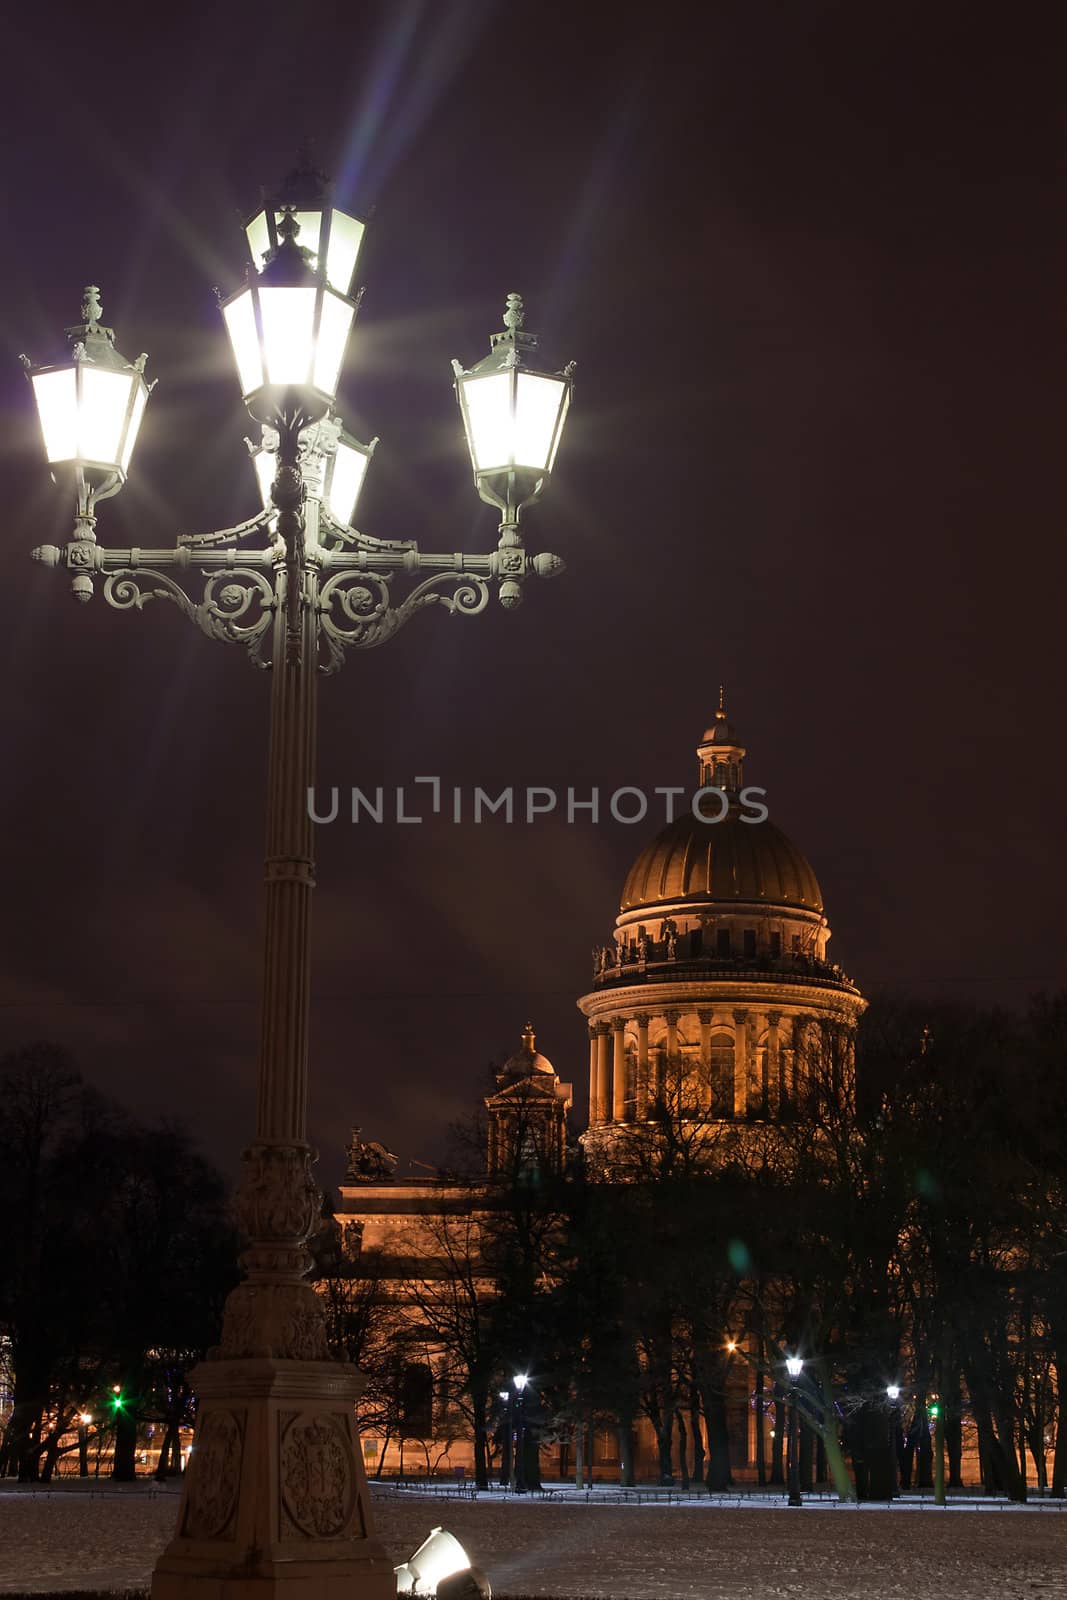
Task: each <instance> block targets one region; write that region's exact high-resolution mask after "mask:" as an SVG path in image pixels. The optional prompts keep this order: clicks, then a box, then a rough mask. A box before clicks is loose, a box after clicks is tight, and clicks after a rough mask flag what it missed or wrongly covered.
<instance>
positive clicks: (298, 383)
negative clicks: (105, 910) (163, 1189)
mask: <svg viewBox="0 0 1067 1600" xmlns="http://www.w3.org/2000/svg"><path fill="white" fill-rule="evenodd" d="M364 231H365V225H364V223H363V222H362V221H361V220H360V219H359V218H357V217H353V216H350V215H348V214H347V213H345V212H342V211H339V210H337V209H336V208H335V207H334V206H333V205H332V203H331V201H330V197H329V192H328V186H327V185H326V184H325V180H324V179H323V178H322V175H321V174H318V173H315V172H313V171H312V170H310V169H309V168H307V167H305V168H304V169H302V170H300V171H298V172H296V173H294V174H292V175H291V176H290V178H289V179H288V180H287V181H286V183H285V184H284V185H283V186H282V189H281V190H280V191H279V193H278V194H277V195H276V196H274V197H273V198H272V199H271V200H269V201H268V202H267V203H265V204H264V206H263V208H262V209H261V210H260V211H259V212H257V214H256V215H255V216H254V217H253V218H252V219H251V221H250V222H249V223H248V225H247V229H246V236H247V240H248V252H249V259H248V267H247V273H246V282H245V284H244V286H243V287H242V288H240V289H238V290H237V292H236V293H235V294H234V295H232V296H231V297H230V298H229V299H227V300H225V301H224V302H223V305H222V313H223V318H224V321H225V325H226V329H227V332H228V334H229V337H230V342H231V344H232V346H233V354H234V359H235V362H236V366H237V372H238V377H239V382H240V387H241V393H242V396H243V398H244V401H245V404H246V406H247V408H248V411H249V413H250V414H251V415H252V417H253V418H254V419H255V420H256V421H258V422H259V423H260V424H261V426H262V428H263V439H262V443H261V444H259V445H254V446H253V447H252V449H253V454H254V456H255V459H256V466H257V475H258V479H259V483H260V486H261V491H263V499H264V504H263V508H262V509H261V510H260V511H258V512H257V513H256V514H255V515H254V516H252V517H250V518H249V519H248V520H247V521H246V522H243V523H241V524H240V525H239V526H237V527H234V528H224V529H221V530H219V531H217V532H214V533H203V534H189V535H185V536H183V537H181V538H179V540H178V542H177V545H176V546H175V548H173V549H145V548H131V549H107V548H105V547H103V546H102V545H100V544H98V543H97V538H96V507H97V505H98V504H99V502H100V501H102V500H105V499H106V498H107V497H108V496H109V495H112V494H115V493H116V492H117V491H118V490H119V489H121V487H122V485H123V483H124V482H125V479H126V473H127V470H128V468H129V464H130V458H131V455H132V452H133V449H134V447H135V444H136V441H137V436H138V430H139V428H140V425H141V420H142V417H143V415H144V411H145V405H146V401H147V399H148V395H149V392H150V390H149V387H148V385H147V384H146V383H145V379H144V364H145V360H146V357H145V356H139V357H138V358H137V360H136V361H134V362H128V361H126V360H125V359H124V358H123V357H122V356H121V355H120V354H119V353H118V350H117V349H116V345H115V335H114V331H113V330H112V329H111V328H108V327H105V326H104V325H103V323H102V322H101V317H102V314H103V313H102V308H101V304H100V295H99V290H98V289H96V288H95V287H92V288H89V289H86V290H85V294H84V300H83V304H82V320H81V322H80V323H79V324H78V325H77V326H76V327H73V328H70V329H68V335H69V337H70V339H71V342H72V350H71V353H70V356H69V357H68V358H67V359H66V360H65V361H62V362H59V363H58V364H56V365H54V366H46V367H33V366H31V364H30V363H29V362H28V361H26V358H25V357H24V358H23V361H24V364H25V366H26V367H27V370H28V373H29V376H30V378H31V381H32V384H33V392H34V396H35V399H36V402H37V408H38V413H39V416H40V421H41V428H42V433H43V437H44V446H45V454H46V457H47V459H48V462H49V465H50V467H51V469H52V475H53V477H54V478H55V480H56V481H57V482H58V483H60V484H62V485H63V486H64V487H69V488H70V489H71V490H72V492H73V494H74V498H75V523H74V531H73V534H72V537H71V539H70V541H69V542H68V543H67V544H65V545H62V546H59V547H57V546H54V545H45V546H42V547H41V548H40V549H38V550H35V551H34V556H35V558H36V559H37V560H38V561H41V562H43V563H44V565H46V566H49V567H55V568H62V569H63V570H64V571H66V572H67V573H68V574H69V575H70V578H71V588H72V590H73V593H74V594H75V596H76V597H77V598H78V599H79V600H81V601H88V600H89V599H90V598H91V596H92V594H93V589H94V582H95V581H96V580H101V579H102V583H103V594H104V598H105V600H106V601H107V602H108V603H109V604H110V605H111V606H113V607H115V608H116V609H118V610H120V611H140V610H142V609H143V608H144V607H145V606H146V605H147V604H148V602H149V601H151V600H153V599H164V600H169V601H171V602H172V603H173V604H174V605H176V606H177V607H178V608H179V610H180V611H182V612H183V613H184V615H185V616H186V617H188V618H189V620H190V621H192V622H194V623H195V624H196V625H197V626H198V627H199V628H201V629H202V630H203V631H204V632H205V633H206V634H207V635H208V636H209V637H210V638H213V639H220V640H223V641H226V642H229V643H233V644H240V645H242V646H243V647H244V648H245V649H246V650H247V652H248V654H249V656H250V658H251V660H252V661H253V663H254V664H255V665H256V666H259V667H265V668H270V669H271V673H272V689H271V712H270V753H269V761H268V774H267V829H266V832H267V849H266V891H265V895H266V909H265V947H264V979H263V999H262V1014H261V1054H260V1067H259V1100H258V1115H257V1123H256V1133H255V1137H254V1139H253V1141H252V1143H251V1145H250V1147H249V1148H248V1150H246V1152H245V1156H244V1162H245V1166H244V1176H243V1179H242V1182H241V1186H240V1189H239V1192H238V1197H237V1208H238V1216H239V1220H240V1223H241V1227H242V1230H243V1232H244V1233H245V1234H246V1236H247V1238H248V1240H249V1248H248V1250H247V1251H246V1252H245V1254H244V1256H243V1257H242V1263H243V1265H244V1268H245V1279H244V1281H243V1282H242V1283H241V1284H239V1285H238V1287H237V1288H236V1289H234V1290H233V1292H232V1293H231V1294H230V1296H229V1298H228V1300H227V1302H226V1310H225V1316H224V1321H223V1330H222V1338H221V1343H220V1345H219V1348H218V1350H217V1351H215V1352H213V1353H212V1356H211V1357H210V1358H209V1359H208V1360H207V1361H205V1362H203V1363H201V1364H200V1366H198V1367H197V1368H196V1370H195V1372H194V1373H193V1374H192V1375H191V1376H192V1378H193V1381H194V1384H195V1387H196V1390H197V1394H198V1398H199V1404H198V1410H197V1425H196V1436H195V1453H194V1454H193V1456H192V1458H191V1464H190V1469H189V1471H188V1472H187V1474H186V1476H185V1480H184V1487H183V1491H182V1503H181V1509H180V1511H179V1519H178V1530H177V1533H176V1536H175V1538H174V1540H173V1541H172V1543H171V1544H170V1545H169V1547H168V1548H167V1550H166V1551H165V1552H164V1554H163V1556H162V1557H161V1559H160V1561H159V1563H158V1565H157V1567H156V1571H155V1574H154V1577H153V1584H152V1594H153V1600H193V1597H195V1596H205V1597H207V1600H245V1597H246V1596H247V1594H248V1593H249V1592H250V1581H255V1582H256V1585H257V1589H258V1592H259V1593H261V1594H262V1595H263V1597H264V1600H269V1597H270V1596H271V1595H275V1594H278V1595H280V1594H281V1592H282V1590H283V1589H284V1593H285V1596H286V1600H318V1597H319V1596H321V1595H323V1594H325V1593H326V1591H327V1588H329V1591H330V1593H331V1594H332V1593H333V1592H334V1591H335V1590H336V1592H337V1593H340V1592H341V1590H342V1589H345V1591H346V1592H347V1593H350V1594H352V1595H353V1597H354V1600H379V1597H380V1600H386V1596H391V1595H392V1594H393V1593H395V1585H394V1580H393V1573H392V1568H391V1565H390V1563H389V1561H388V1559H387V1557H386V1555H385V1552H384V1550H383V1549H382V1547H381V1545H380V1544H379V1543H378V1542H377V1540H376V1539H375V1538H374V1537H373V1533H372V1513H371V1507H370V1503H369V1497H368V1494H367V1488H366V1477H365V1474H364V1470H363V1463H362V1456H361V1452H360V1449H359V1441H358V1438H357V1436H356V1432H355V1425H354V1420H353V1417H354V1410H353V1408H354V1403H355V1399H356V1396H357V1394H358V1393H359V1390H360V1387H361V1380H360V1378H359V1375H358V1374H357V1372H356V1369H355V1368H354V1367H352V1366H348V1365H342V1364H338V1363H335V1362H333V1361H331V1360H329V1359H328V1350H327V1344H326V1331H325V1324H324V1321H323V1316H322V1307H321V1304H320V1301H319V1297H318V1295H317V1294H316V1292H315V1290H314V1288H313V1287H312V1286H311V1285H310V1284H309V1283H308V1282H307V1281H306V1278H305V1273H306V1271H307V1269H308V1267H309V1265H310V1261H311V1258H310V1256H309V1254H308V1251H307V1249H306V1241H307V1239H308V1237H309V1235H310V1233H311V1230H312V1228H313V1227H314V1226H315V1225H316V1223H317V1221H318V1217H319V1192H318V1189H317V1187H316V1184H315V1182H314V1179H313V1177H312V1174H311V1163H312V1160H313V1152H312V1150H311V1148H310V1146H309V1145H308V1142H307V1100H308V1028H309V1014H310V951H311V944H310V930H311V891H312V889H313V887H314V882H315V878H314V858H313V829H312V822H311V818H310V816H309V797H310V795H311V793H312V790H313V785H314V779H315V741H316V702H317V694H318V679H319V676H320V674H322V673H333V672H336V671H337V669H338V668H339V667H340V666H341V665H342V662H343V661H344V658H345V652H346V651H347V650H348V649H356V650H365V649H369V648H372V647H373V646H376V645H380V644H384V643H385V642H386V640H388V639H390V638H392V636H393V635H394V634H395V633H396V632H397V630H398V629H399V628H401V627H402V626H403V625H404V623H405V622H407V621H408V620H409V619H410V618H411V617H413V616H414V615H415V614H416V612H418V611H421V610H424V609H425V608H426V607H428V606H431V605H440V606H443V607H444V608H445V610H446V611H448V612H451V613H452V614H453V615H459V616H472V615H475V614H476V613H478V612H481V611H483V610H484V609H485V607H486V606H487V604H488V602H489V596H490V592H491V588H493V587H495V588H496V591H497V595H498V598H499V600H500V602H501V604H502V605H504V606H506V607H512V606H515V605H517V604H518V603H519V601H520V599H521V597H522V585H523V583H524V582H525V580H526V579H527V578H528V577H530V576H531V575H536V576H540V577H550V576H552V575H553V574H554V573H557V572H559V571H560V570H561V569H562V565H563V564H562V562H561V561H560V560H559V559H558V558H557V557H556V556H554V555H547V554H546V555H538V556H529V555H527V553H526V551H525V548H524V546H523V542H522V537H521V534H520V529H519V516H520V513H521V511H522V509H523V507H524V506H526V505H528V504H529V503H530V502H531V501H532V500H533V499H535V498H536V496H537V495H538V494H540V493H541V491H542V489H543V487H544V484H545V482H546V481H547V479H548V477H549V475H550V473H551V471H552V466H553V462H554V459H555V454H556V449H557V447H558V444H559V438H560V434H561V431H562V427H563V420H564V417H565V415H566V411H567V407H568V404H569V400H570V393H571V369H570V368H568V369H567V371H566V372H563V373H558V374H547V373H542V372H534V371H533V369H532V368H531V367H530V365H529V357H530V354H531V352H532V350H533V348H534V346H535V344H536V341H535V340H534V339H533V338H532V336H531V335H528V334H526V333H524V332H523V331H522V327H523V312H522V302H521V300H520V299H519V297H518V296H517V295H509V296H508V305H507V311H506V313H505V319H504V324H505V325H504V329H503V331H502V332H501V333H498V334H496V335H494V337H493V341H492V351H491V355H490V357H489V358H488V360H487V361H486V362H482V363H481V364H480V365H479V366H477V367H475V368H474V369H472V370H471V371H470V372H465V371H464V370H463V369H462V368H457V370H456V386H457V392H458V395H459V400H460V408H461V413H462V420H463V423H464V427H465V429H466V432H467V439H468V445H469V448H470V451H471V457H472V461H473V462H474V470H475V479H476V483H477V487H478V492H479V494H480V495H481V496H482V498H483V499H487V500H489V501H490V502H491V503H492V504H494V505H496V506H498V507H499V508H500V510H501V512H502V515H501V521H500V529H499V539H498V543H497V547H496V549H495V550H494V551H492V552H491V553H489V554H484V555H465V554H456V553H452V552H450V553H447V554H441V555H433V554H426V553H424V552H421V551H420V550H419V548H418V546H417V544H416V543H415V542H414V541H413V540H410V539H405V540H383V539H375V538H371V537H370V536H369V535H366V534H363V533H360V532H358V531H357V530H356V529H355V528H354V527H353V526H352V518H353V516H354V514H355V506H356V501H357V497H358V494H359V490H360V487H361V485H362V481H363V475H364V473H365V471H366V468H367V465H368V463H369V461H370V459H371V456H372V453H373V449H374V446H373V444H371V445H362V444H360V443H359V442H358V441H357V440H355V439H352V438H351V436H350V435H347V434H346V433H345V432H344V429H343V427H342V425H341V422H340V419H339V418H338V417H337V416H336V413H335V399H336V392H337V386H338V382H339V378H340V373H341V367H342V363H343V360H344V354H345V348H346V345H347V342H348V339H349V336H350V333H351V330H352V326H353V323H354V321H355V317H356V312H357V309H358V303H359V302H358V298H352V297H351V294H350V291H351V288H352V279H353V275H354V272H355V267H356V261H357V258H358V254H359V250H360V246H361V244H362V241H363V235H364ZM498 379H499V380H500V381H497V380H498ZM264 453H265V457H266V459H261V458H262V457H263V455H264ZM268 479H269V487H268ZM416 575H418V577H419V581H417V582H416V583H415V584H414V586H413V587H411V588H410V589H409V590H408V592H407V593H406V594H405V595H403V596H402V597H401V596H400V595H398V594H397V593H396V592H395V589H394V585H395V584H396V583H397V581H398V580H399V581H401V582H403V580H404V579H405V578H407V577H413V576H416ZM190 579H191V580H193V581H194V582H195V581H196V580H198V579H199V580H202V592H201V593H200V594H199V595H194V594H192V593H190V592H188V590H187V588H186V586H185V585H186V583H187V582H188V581H189V580H190Z"/></svg>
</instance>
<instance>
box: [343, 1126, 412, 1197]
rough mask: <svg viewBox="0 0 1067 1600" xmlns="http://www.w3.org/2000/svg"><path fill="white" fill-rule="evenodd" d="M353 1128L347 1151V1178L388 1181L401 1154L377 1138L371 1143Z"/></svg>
mask: <svg viewBox="0 0 1067 1600" xmlns="http://www.w3.org/2000/svg"><path fill="white" fill-rule="evenodd" d="M361 1132H362V1129H360V1128H353V1129H352V1135H351V1138H350V1139H349V1141H348V1148H347V1149H346V1151H345V1179H346V1181H347V1182H348V1183H388V1182H389V1181H390V1180H391V1179H392V1177H393V1174H394V1172H395V1171H396V1166H397V1162H398V1161H399V1160H400V1157H399V1156H395V1155H394V1154H393V1152H392V1151H391V1150H387V1149H386V1148H385V1146H384V1144H379V1143H378V1142H377V1140H372V1141H370V1142H369V1143H368V1142H367V1141H365V1140H364V1139H362V1138H361V1137H360V1134H361Z"/></svg>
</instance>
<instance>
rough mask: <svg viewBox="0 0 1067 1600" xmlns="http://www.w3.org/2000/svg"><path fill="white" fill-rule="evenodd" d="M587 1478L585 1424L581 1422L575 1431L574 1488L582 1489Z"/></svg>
mask: <svg viewBox="0 0 1067 1600" xmlns="http://www.w3.org/2000/svg"><path fill="white" fill-rule="evenodd" d="M584 1478H585V1424H584V1422H579V1423H578V1425H577V1427H576V1428H575V1430H574V1487H575V1488H576V1489H581V1488H582V1486H583V1480H584Z"/></svg>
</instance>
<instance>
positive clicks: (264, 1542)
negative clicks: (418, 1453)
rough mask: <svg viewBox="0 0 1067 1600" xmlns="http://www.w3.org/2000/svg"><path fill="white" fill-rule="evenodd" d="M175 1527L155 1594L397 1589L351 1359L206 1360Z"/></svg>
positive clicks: (237, 1595) (295, 1594) (320, 1599)
mask: <svg viewBox="0 0 1067 1600" xmlns="http://www.w3.org/2000/svg"><path fill="white" fill-rule="evenodd" d="M190 1376H191V1378H192V1381H193V1384H194V1386H195V1389H196V1393H197V1395H198V1396H199V1401H200V1406H199V1412H198V1416H197V1426H196V1437H195V1439H194V1443H193V1452H192V1455H191V1457H190V1461H189V1466H188V1469H187V1472H186V1477H185V1484H184V1487H183V1490H182V1500H181V1508H180V1511H179V1514H178V1531H177V1533H176V1535H175V1537H174V1538H173V1539H172V1541H171V1543H170V1544H169V1545H168V1546H167V1548H166V1550H165V1551H164V1552H163V1555H162V1556H161V1557H160V1559H159V1562H158V1564H157V1566H156V1569H155V1572H154V1574H153V1576H152V1600H271V1597H273V1596H278V1597H282V1596H284V1600H393V1597H394V1596H395V1594H396V1578H395V1576H394V1573H393V1564H392V1562H391V1561H390V1560H389V1557H388V1556H387V1555H386V1553H385V1550H384V1548H383V1547H382V1545H381V1544H380V1543H379V1542H378V1540H377V1539H376V1538H375V1536H374V1526H373V1519H372V1516H371V1508H370V1498H369V1491H368V1489H367V1479H366V1474H365V1472H364V1470H363V1462H362V1459H361V1456H360V1451H359V1439H358V1436H357V1433H356V1424H355V1402H356V1399H357V1397H358V1395H359V1393H360V1391H361V1389H362V1387H363V1379H362V1377H361V1375H360V1374H359V1373H358V1372H357V1370H356V1368H355V1367H353V1366H350V1365H348V1364H345V1363H341V1362H335V1361H285V1360H275V1359H271V1358H253V1359H243V1360H221V1361H205V1362H202V1363H201V1364H200V1365H199V1366H198V1367H197V1368H196V1370H195V1371H194V1372H193V1373H192V1374H191V1375H190Z"/></svg>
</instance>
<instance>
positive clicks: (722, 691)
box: [715, 683, 726, 722]
mask: <svg viewBox="0 0 1067 1600" xmlns="http://www.w3.org/2000/svg"><path fill="white" fill-rule="evenodd" d="M715 715H716V717H718V718H720V719H721V720H722V721H723V722H725V721H726V685H725V684H724V683H720V684H719V709H718V711H716V713H715Z"/></svg>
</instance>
